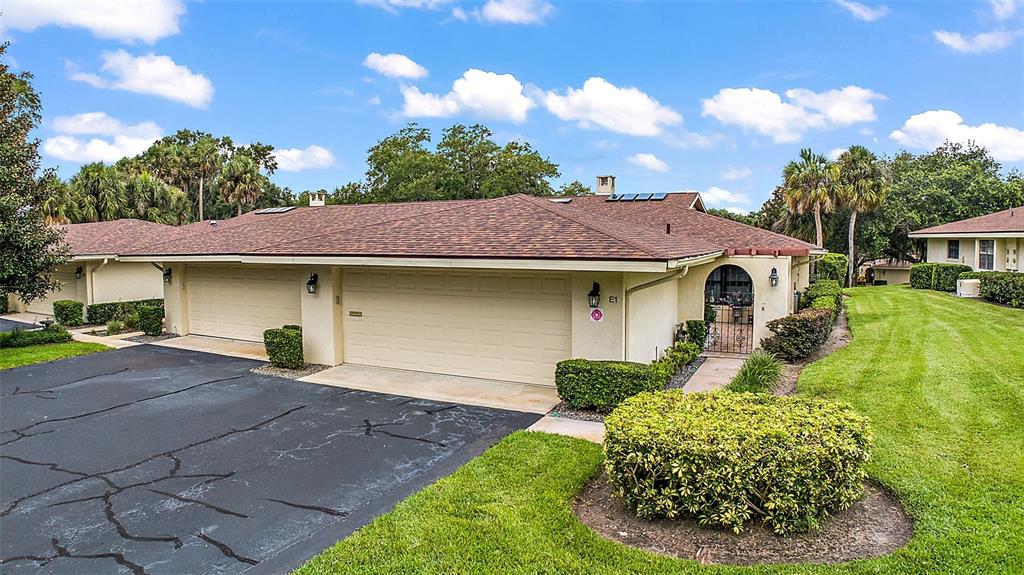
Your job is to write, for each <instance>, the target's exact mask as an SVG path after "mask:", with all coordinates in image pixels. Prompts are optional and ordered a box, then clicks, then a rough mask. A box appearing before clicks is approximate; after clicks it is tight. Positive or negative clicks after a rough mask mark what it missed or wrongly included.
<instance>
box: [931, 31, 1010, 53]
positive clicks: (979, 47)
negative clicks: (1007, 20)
mask: <svg viewBox="0 0 1024 575" xmlns="http://www.w3.org/2000/svg"><path fill="white" fill-rule="evenodd" d="M932 34H934V35H935V39H936V40H938V41H939V43H940V44H942V45H944V46H946V47H947V48H950V49H952V50H955V51H957V52H962V53H964V54H983V53H985V52H998V51H1000V50H1002V49H1003V48H1006V47H1007V46H1010V45H1011V44H1013V41H1014V40H1015V39H1016V37H1017V36H1018V34H1017V33H1014V32H1007V31H1006V30H995V31H992V32H982V33H980V34H975V35H974V36H964V35H963V34H961V33H959V32H947V31H946V30H936V31H934V32H932Z"/></svg>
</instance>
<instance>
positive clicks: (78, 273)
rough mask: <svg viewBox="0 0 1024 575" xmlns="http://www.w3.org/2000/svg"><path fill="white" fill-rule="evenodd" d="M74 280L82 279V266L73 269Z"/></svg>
mask: <svg viewBox="0 0 1024 575" xmlns="http://www.w3.org/2000/svg"><path fill="white" fill-rule="evenodd" d="M75 279H76V280H80V279H82V266H78V267H77V268H75Z"/></svg>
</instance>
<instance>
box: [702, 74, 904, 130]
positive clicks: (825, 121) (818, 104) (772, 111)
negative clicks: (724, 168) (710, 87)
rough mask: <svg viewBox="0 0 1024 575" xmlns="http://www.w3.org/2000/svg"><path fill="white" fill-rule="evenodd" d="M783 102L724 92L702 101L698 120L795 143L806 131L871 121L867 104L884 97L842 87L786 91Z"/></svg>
mask: <svg viewBox="0 0 1024 575" xmlns="http://www.w3.org/2000/svg"><path fill="white" fill-rule="evenodd" d="M786 98H787V99H788V100H789V101H788V102H784V101H783V100H782V98H781V97H780V96H779V95H778V94H776V93H775V92H772V91H770V90H764V89H760V88H725V89H722V90H719V92H718V93H717V94H715V96H714V97H712V98H710V99H706V100H704V101H703V105H702V110H701V116H711V117H713V118H716V119H717V120H718V121H720V122H722V123H723V124H732V125H735V126H739V127H741V128H743V129H744V130H752V131H754V132H757V133H759V134H763V135H765V136H771V138H772V140H773V141H775V142H776V143H784V142H798V141H800V139H801V138H802V137H803V135H804V133H805V132H807V131H809V130H825V129H830V128H838V127H845V126H849V125H852V124H855V123H859V122H871V121H874V120H875V119H876V116H875V108H874V105H873V104H872V103H871V102H872V100H884V99H885V96H883V95H882V94H879V93H877V92H874V91H872V90H868V89H866V88H861V87H858V86H846V87H845V88H841V89H838V90H828V91H826V92H821V93H817V92H813V91H811V90H807V89H794V90H787V91H786Z"/></svg>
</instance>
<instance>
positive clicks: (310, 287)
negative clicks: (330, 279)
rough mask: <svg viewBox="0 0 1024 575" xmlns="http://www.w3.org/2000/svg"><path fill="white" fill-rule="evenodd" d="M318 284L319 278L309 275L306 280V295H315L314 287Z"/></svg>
mask: <svg viewBox="0 0 1024 575" xmlns="http://www.w3.org/2000/svg"><path fill="white" fill-rule="evenodd" d="M319 282H320V278H319V277H317V275H316V274H309V279H308V280H306V291H307V292H308V293H316V286H317V284H318V283H319Z"/></svg>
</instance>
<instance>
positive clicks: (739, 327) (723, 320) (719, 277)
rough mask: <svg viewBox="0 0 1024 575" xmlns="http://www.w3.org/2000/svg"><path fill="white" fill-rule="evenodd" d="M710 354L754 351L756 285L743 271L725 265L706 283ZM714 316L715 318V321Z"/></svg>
mask: <svg viewBox="0 0 1024 575" xmlns="http://www.w3.org/2000/svg"><path fill="white" fill-rule="evenodd" d="M704 302H705V320H708V321H710V323H709V324H708V344H707V350H708V351H717V352H722V353H750V352H751V351H753V349H754V282H753V280H752V279H750V274H748V273H747V272H746V271H745V270H744V269H743V268H741V267H739V266H734V265H729V264H727V265H723V266H719V267H717V268H715V269H714V270H713V271H712V272H711V274H710V275H708V279H707V281H706V282H704ZM712 316H713V317H712Z"/></svg>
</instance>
